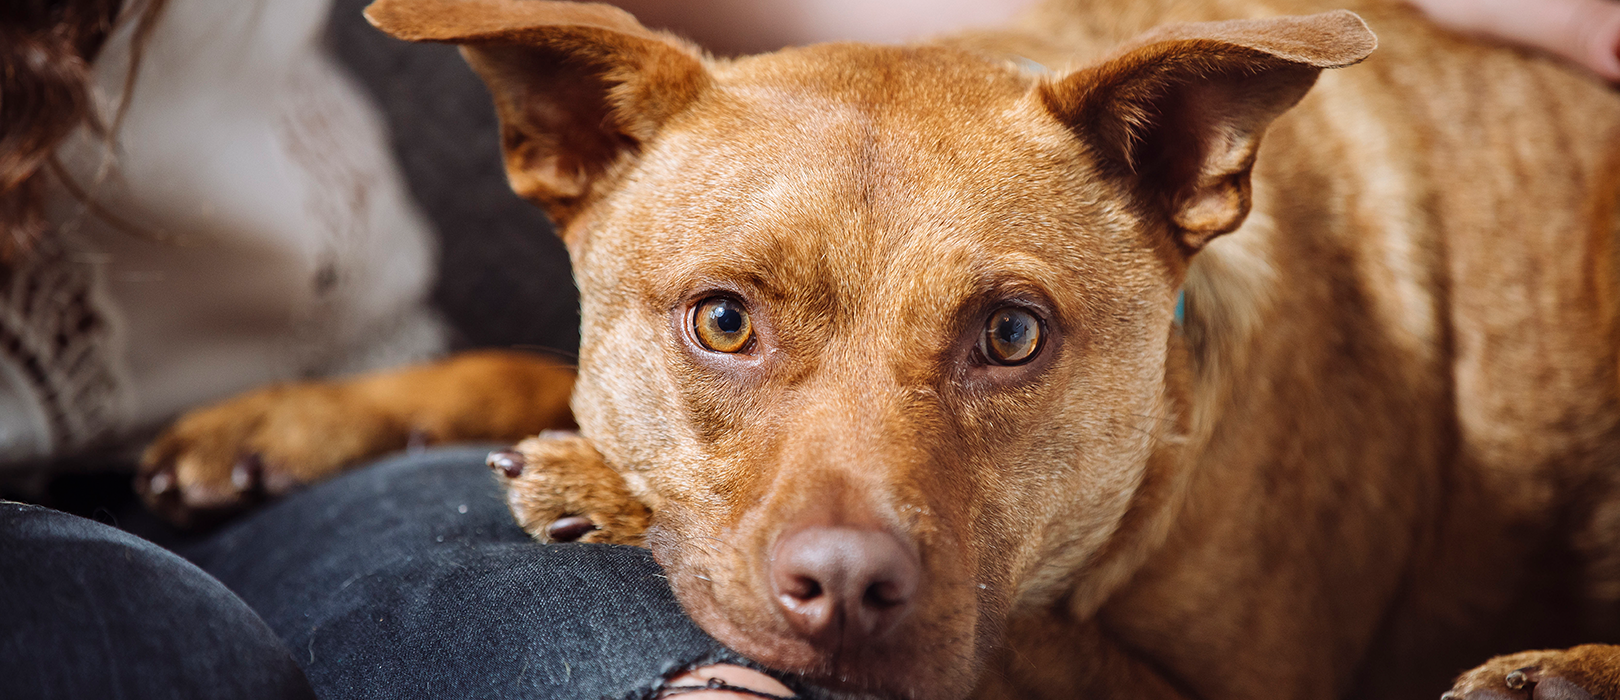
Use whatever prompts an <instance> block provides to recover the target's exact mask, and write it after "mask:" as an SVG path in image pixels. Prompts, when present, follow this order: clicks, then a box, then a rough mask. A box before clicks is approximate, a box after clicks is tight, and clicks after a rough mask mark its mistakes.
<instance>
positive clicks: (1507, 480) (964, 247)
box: [179, 0, 1620, 699]
mask: <svg viewBox="0 0 1620 700" xmlns="http://www.w3.org/2000/svg"><path fill="white" fill-rule="evenodd" d="M1342 4H1349V5H1351V9H1353V10H1355V11H1356V12H1357V13H1359V15H1360V17H1361V18H1364V19H1365V20H1366V22H1367V23H1368V24H1369V25H1370V26H1371V28H1372V30H1373V31H1374V32H1376V33H1377V36H1378V40H1377V41H1378V44H1379V48H1378V50H1377V51H1376V52H1372V49H1373V46H1374V38H1373V34H1372V33H1369V32H1368V30H1367V27H1366V26H1365V25H1363V24H1362V21H1361V19H1358V18H1357V17H1356V16H1355V15H1351V14H1349V13H1344V12H1332V13H1329V12H1327V11H1328V10H1332V9H1334V8H1336V7H1338V6H1340V5H1342ZM1312 13H1323V14H1312ZM1282 15H1310V16H1306V17H1294V18H1281V19H1279V18H1277V17H1279V16H1282ZM368 16H369V17H370V18H371V19H372V20H373V22H374V23H376V24H377V25H378V26H380V27H381V28H382V29H384V30H385V31H388V32H390V33H392V34H394V35H396V36H400V37H402V38H407V39H412V40H428V41H445V42H453V43H458V44H462V45H463V46H464V47H465V52H466V55H467V57H468V60H469V61H470V62H471V63H472V64H473V66H474V67H475V68H476V69H478V71H479V72H480V73H481V75H482V76H483V77H484V79H485V80H486V82H487V83H488V84H489V86H490V88H491V91H492V93H493V96H494V99H495V103H496V107H497V110H498V111H499V113H500V116H501V119H502V123H503V134H504V137H503V138H504V146H505V148H506V160H507V167H508V170H509V173H510V176H511V180H512V184H513V187H514V188H515V189H516V190H517V191H518V192H519V193H520V194H522V195H524V196H525V197H528V198H529V199H531V200H533V201H535V202H537V203H538V204H540V205H541V206H543V207H545V208H546V210H547V212H548V213H549V214H550V215H551V216H552V217H553V218H554V219H555V220H556V221H557V223H558V225H559V229H560V230H561V231H562V232H563V236H564V238H565V240H566V242H567V244H568V246H569V250H570V252H571V254H572V257H573V261H574V266H575V272H576V277H577V280H578V283H579V287H580V292H581V303H582V318H583V327H582V333H581V337H582V345H581V351H580V374H579V379H578V383H577V385H576V387H575V391H574V396H573V409H574V414H575V418H576V419H577V421H578V423H579V426H580V435H581V436H582V437H579V438H555V437H553V438H547V439H540V440H534V441H530V442H528V443H525V445H524V446H523V447H522V449H523V450H524V452H525V453H526V454H527V455H528V464H527V465H525V466H523V468H522V469H521V470H519V469H508V470H507V473H508V474H509V475H512V477H511V481H510V486H511V491H510V493H511V501H512V504H513V507H514V511H515V512H516V513H517V515H518V517H519V520H520V522H522V523H523V524H524V525H525V527H527V528H529V529H530V530H531V531H532V532H535V533H536V534H537V535H543V533H544V530H545V528H546V526H547V523H549V522H550V521H551V520H554V519H556V518H558V517H562V516H564V515H578V514H585V515H588V516H591V517H592V518H593V519H594V520H596V522H597V523H598V524H599V525H604V526H606V527H605V528H604V529H601V530H598V531H597V532H594V533H591V534H589V535H587V536H586V537H585V538H584V539H585V540H586V541H630V542H641V541H642V539H641V537H642V532H640V526H639V523H641V522H646V520H645V512H644V511H641V510H637V509H640V508H650V511H651V520H650V526H649V527H648V528H647V529H646V532H645V544H646V545H647V546H650V547H651V548H652V549H653V551H654V553H655V555H656V556H657V558H658V559H659V561H660V562H661V563H662V564H663V566H664V567H665V568H666V570H667V571H668V573H669V578H670V581H671V584H672V585H673V586H674V588H675V591H676V593H677V595H678V596H679V597H680V599H681V601H682V603H683V604H684V606H685V607H686V609H687V610H688V612H690V613H691V615H692V616H693V618H694V619H695V620H697V621H698V623H699V624H700V625H702V626H703V627H704V628H705V629H706V630H708V631H709V632H710V633H712V634H714V635H715V636H716V637H717V638H718V639H720V640H721V641H723V642H726V643H727V644H729V645H731V646H733V647H734V648H736V649H738V650H739V651H742V652H743V653H745V654H749V655H751V656H753V657H754V658H756V659H759V660H761V661H763V662H765V663H767V664H770V665H772V666H775V667H778V668H782V669H787V670H792V671H797V672H802V673H805V674H808V675H809V676H810V677H811V678H812V679H814V680H817V681H821V682H824V683H827V684H829V685H831V686H833V687H836V688H839V689H844V690H849V691H860V692H870V693H874V694H878V695H885V696H892V697H916V698H955V697H963V696H966V695H969V694H973V695H975V696H977V697H985V698H1013V697H1018V698H1028V697H1053V698H1061V697H1105V698H1123V697H1142V698H1149V697H1163V698H1193V697H1197V698H1208V699H1214V698H1254V697H1267V698H1327V697H1368V698H1371V697H1378V698H1385V697H1433V696H1434V695H1435V694H1437V693H1439V692H1440V691H1441V690H1443V689H1444V688H1445V686H1446V679H1447V678H1449V677H1450V676H1452V675H1454V674H1456V673H1457V672H1458V671H1459V670H1460V669H1462V668H1465V667H1467V666H1469V665H1471V664H1472V663H1477V662H1478V660H1479V659H1482V658H1485V657H1486V656H1488V655H1489V654H1491V653H1499V652H1502V651H1508V650H1511V649H1514V648H1523V647H1525V646H1532V645H1543V644H1547V645H1559V646H1562V645H1566V644H1569V643H1574V642H1578V641H1591V640H1599V641H1601V640H1603V639H1604V638H1605V636H1608V637H1609V638H1612V636H1613V635H1614V634H1615V633H1616V632H1617V631H1620V624H1617V620H1616V605H1617V603H1620V491H1617V490H1616V486H1617V484H1616V481H1617V479H1620V470H1616V469H1615V466H1616V464H1617V461H1620V421H1617V419H1620V376H1617V374H1620V364H1617V361H1620V358H1617V355H1616V347H1617V336H1616V333H1617V332H1620V323H1617V321H1620V306H1617V301H1620V290H1617V289H1616V286H1615V285H1616V283H1617V277H1616V271H1617V258H1616V256H1617V253H1616V251H1615V247H1614V240H1615V238H1614V237H1615V232H1616V226H1615V224H1616V214H1615V211H1614V206H1615V204H1616V201H1617V195H1620V149H1617V148H1616V145H1617V144H1616V142H1615V141H1616V138H1617V134H1620V132H1617V131H1616V129H1617V127H1620V98H1617V96H1616V95H1615V94H1614V93H1613V92H1611V91H1610V90H1609V89H1607V88H1606V87H1605V86H1602V85H1600V84H1597V83H1596V82H1595V81H1593V80H1592V79H1589V78H1586V77H1582V76H1578V75H1575V74H1573V73H1572V72H1570V71H1568V70H1566V69H1564V68H1563V67H1562V66H1559V65H1555V64H1553V63H1551V62H1549V61H1548V60H1545V59H1540V58H1534V57H1530V56H1526V55H1524V54H1521V53H1517V52H1514V51H1511V50H1507V49H1502V48H1492V47H1486V46H1481V45H1477V44H1473V43H1470V42H1467V41H1463V40H1460V39H1458V38H1455V37H1451V36H1447V35H1444V34H1442V33H1440V32H1439V31H1437V30H1435V29H1433V28H1432V27H1430V26H1429V25H1427V24H1425V23H1424V22H1422V21H1421V20H1420V19H1419V18H1418V17H1417V16H1416V15H1415V14H1414V13H1413V12H1411V11H1409V10H1407V9H1406V8H1405V7H1404V6H1402V5H1400V4H1398V3H1396V2H1392V1H1388V2H1386V1H1375V0H1363V1H1360V2H1349V3H1337V2H1335V3H1319V2H1314V1H1312V0H1270V1H1268V0H1184V1H1181V2H1173V1H1170V0H1164V1H1162V2H1151V1H1149V2H1144V1H1141V0H1113V1H1101V0H1099V1H1096V2H1081V1H1080V0H1051V2H1049V3H1048V4H1047V5H1045V6H1043V7H1041V8H1039V9H1038V10H1036V11H1035V12H1032V13H1031V14H1030V15H1028V16H1027V17H1026V18H1025V19H1024V20H1023V21H1022V22H1021V23H1019V24H1018V25H1016V26H1014V27H1010V28H1008V29H1005V30H1002V31H997V32H986V33H977V34H971V35H965V36H961V37H956V38H951V39H946V40H942V41H939V42H936V43H932V44H926V45H917V46H908V47H876V46H862V45H848V44H834V45H824V46H815V47H808V48H803V49H792V50H786V51H782V52H779V53H775V54H769V55H764V56H757V57H750V58H744V59H738V60H717V59H713V58H709V57H706V56H704V55H703V54H702V53H701V52H700V51H698V50H696V49H695V48H693V47H692V46H690V45H688V44H686V43H684V42H682V41H680V40H677V39H675V38H672V37H670V36H667V35H664V34H660V33H656V32H651V31H648V30H646V29H644V28H642V27H641V26H640V25H638V24H636V23H635V22H634V20H632V19H631V18H629V17H628V16H627V15H625V14H623V13H621V12H618V11H616V10H612V9H610V8H606V7H602V6H582V5H571V4H565V3H547V2H537V1H525V0H464V1H456V0H380V1H379V2H378V3H376V4H374V5H373V6H372V7H371V8H370V10H368ZM1255 18H1272V19H1255ZM1224 20H1244V21H1237V22H1230V21H1224ZM1187 22H1204V24H1182V23H1187ZM1208 22H1214V23H1208ZM1160 25H1168V26H1163V27H1161V28H1159V29H1156V30H1155V29H1154V27H1156V26H1160ZM1144 32H1147V33H1146V34H1145V35H1144ZM1370 52H1372V53H1371V58H1368V59H1367V60H1366V61H1365V63H1361V65H1356V66H1355V67H1353V68H1347V69H1345V70H1331V71H1327V72H1325V73H1322V74H1321V76H1320V79H1318V73H1319V72H1321V71H1322V70H1323V69H1327V68H1339V67H1343V66H1348V65H1351V64H1355V63H1358V62H1360V61H1362V59H1364V58H1367V56H1368V55H1369V53H1370ZM1031 62H1033V63H1037V64H1041V65H1043V66H1047V67H1050V68H1051V69H1053V70H1051V71H1050V72H1046V71H1041V70H1037V69H1036V68H1033V67H1030V63H1031ZM1313 83H1314V84H1315V87H1314V88H1312V85H1313ZM1307 90H1308V91H1309V92H1308V93H1307ZM1296 101H1297V105H1296V104H1295V103H1296ZM1290 108H1291V109H1290ZM1262 134H1264V135H1265V141H1264V147H1261V146H1260V138H1261V135H1262ZM1183 290H1184V291H1185V294H1186V309H1187V318H1186V321H1185V323H1184V324H1178V323H1177V322H1176V321H1175V320H1174V309H1175V307H1176V303H1177V302H1176V299H1177V294H1178V291H1183ZM716 294H722V295H727V296H730V297H732V298H735V299H737V300H739V301H740V302H742V303H743V304H744V305H746V306H747V308H748V310H749V313H750V314H751V316H752V318H753V323H754V326H755V328H756V329H757V336H756V339H755V341H754V343H753V345H751V346H749V347H747V348H745V349H744V350H743V351H741V352H739V353H734V354H723V353H715V352H712V351H708V350H705V349H704V348H703V347H701V346H699V345H698V344H697V342H696V341H695V339H694V338H693V337H692V333H691V332H690V330H689V325H690V319H691V318H692V316H691V314H692V311H691V309H692V307H693V305H694V304H696V303H698V302H700V301H702V300H704V299H706V298H709V297H711V296H713V295H716ZM1008 303H1012V304H1017V305H1021V306H1024V307H1026V308H1029V309H1032V310H1034V311H1035V312H1036V313H1038V314H1040V315H1042V316H1043V317H1044V320H1045V323H1046V332H1047V336H1048V338H1047V341H1046V343H1045V345H1044V346H1043V348H1042V350H1041V351H1040V353H1039V354H1038V355H1037V356H1036V357H1035V358H1034V359H1033V360H1032V361H1031V362H1029V363H1027V364H1023V365H1018V366H1011V367H1008V366H998V365H995V364H992V363H987V362H985V361H984V359H983V357H982V356H980V355H978V354H977V351H976V350H975V349H974V347H975V340H976V338H978V337H979V335H980V334H982V332H983V331H982V329H983V328H984V323H985V318H986V315H987V314H989V313H990V312H991V311H993V310H995V309H996V308H998V307H1000V306H1002V305H1004V304H1008ZM184 447H185V445H184V444H182V445H180V446H179V448H180V449H181V450H182V451H183V449H184ZM624 513H629V514H630V515H629V516H628V517H625V516H623V514H624ZM829 524H831V525H844V526H851V527H859V528H867V529H872V530H878V531H882V532H886V533H891V534H893V535H894V536H895V537H897V538H898V539H899V540H900V541H903V542H904V543H905V544H906V546H907V547H910V548H912V549H913V550H914V553H915V555H916V557H917V560H918V561H919V562H920V566H921V570H922V583H921V584H920V588H919V589H918V593H917V596H916V600H915V603H914V605H913V607H912V609H911V610H910V611H909V614H908V615H907V617H906V618H905V619H904V620H902V621H901V622H900V623H898V624H899V627H898V629H896V630H895V631H894V632H892V633H891V634H889V635H888V636H885V637H883V638H882V639H880V640H876V641H871V642H870V643H868V644H867V645H866V646H865V647H863V648H861V649H860V650H858V652H855V651H851V652H849V653H840V650H839V649H837V648H828V647H827V646H825V645H820V644H817V643H814V642H812V641H810V640H807V639H805V638H802V637H800V636H799V635H797V634H796V633H795V632H794V630H793V628H792V627H791V625H789V624H787V622H785V621H784V619H783V616H782V613H781V612H780V610H779V609H778V608H777V606H776V604H775V602H774V601H773V596H772V593H771V591H770V584H769V583H768V582H767V581H766V578H767V573H766V568H767V566H768V564H769V559H770V556H771V554H770V553H771V552H772V551H773V549H772V547H773V546H774V544H775V543H776V541H777V540H778V539H780V538H782V537H783V536H784V535H785V534H791V533H792V532H794V531H797V530H799V529H802V528H805V527H808V526H815V525H829ZM1613 661H1614V654H1613V650H1612V648H1608V647H1595V648H1593V647H1585V648H1582V649H1578V650H1575V651H1572V652H1568V653H1563V652H1559V653H1548V654H1542V655H1540V656H1534V657H1525V656H1520V657H1509V658H1508V659H1505V660H1499V661H1497V662H1493V664H1492V665H1488V666H1486V667H1484V668H1482V669H1480V670H1478V671H1476V672H1473V673H1472V674H1470V675H1468V676H1466V677H1465V678H1464V679H1463V680H1462V681H1461V682H1460V685H1459V686H1458V692H1462V693H1474V694H1475V696H1477V697H1496V696H1491V695H1488V694H1489V693H1499V694H1501V695H1500V696H1501V697H1515V695H1514V694H1515V693H1517V694H1518V695H1517V696H1520V697H1528V693H1529V692H1530V691H1529V690H1528V688H1531V687H1534V683H1535V682H1542V683H1543V684H1544V686H1545V687H1546V688H1554V687H1555V686H1557V683H1561V682H1568V683H1574V684H1576V685H1583V684H1584V685H1585V686H1587V691H1588V692H1590V693H1592V694H1593V695H1595V696H1598V697H1614V694H1613V693H1614V689H1613V687H1612V686H1613V685H1614V684H1613V678H1614V677H1615V676H1614V672H1613V670H1612V668H1613V663H1612V662H1613ZM1514 664H1522V665H1526V666H1532V667H1535V668H1536V669H1539V670H1533V671H1531V672H1528V673H1529V675H1530V676H1533V678H1531V679H1530V683H1531V685H1528V686H1527V685H1525V684H1524V683H1519V684H1518V685H1519V689H1518V690H1514V689H1513V687H1512V685H1510V684H1509V683H1508V674H1509V672H1510V671H1513V670H1516V669H1517V668H1519V666H1516V665H1514ZM1520 680H1523V677H1520ZM1549 692H1550V691H1549Z"/></svg>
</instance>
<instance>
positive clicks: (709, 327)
mask: <svg viewBox="0 0 1620 700" xmlns="http://www.w3.org/2000/svg"><path fill="white" fill-rule="evenodd" d="M692 330H693V332H695V333H696V334H697V337H698V342H700V343H703V347H706V348H708V349H710V350H713V351H715V352H727V353H730V352H741V351H742V350H743V348H746V347H748V341H749V340H752V339H753V337H754V324H753V322H752V321H750V320H749V319H748V310H747V309H744V308H743V305H742V304H739V303H737V302H736V301H734V300H732V299H727V298H725V297H714V298H711V299H705V300H703V301H702V302H701V303H699V304H698V305H697V313H696V314H694V316H693V318H692Z"/></svg>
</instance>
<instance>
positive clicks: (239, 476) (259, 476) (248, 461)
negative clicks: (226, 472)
mask: <svg viewBox="0 0 1620 700" xmlns="http://www.w3.org/2000/svg"><path fill="white" fill-rule="evenodd" d="M263 481H264V458H263V457H260V456H259V453H257V452H250V453H248V454H245V455H242V457H241V458H239V459H237V460H236V464H234V465H231V485H232V486H235V487H236V490H238V491H243V492H246V491H252V490H254V489H257V488H259V485H260V484H261V483H262V482H263Z"/></svg>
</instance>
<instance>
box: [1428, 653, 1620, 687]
mask: <svg viewBox="0 0 1620 700" xmlns="http://www.w3.org/2000/svg"><path fill="white" fill-rule="evenodd" d="M1441 698H1442V699H1443V700H1620V647H1614V646H1605V645H1600V644H1589V645H1586V646H1579V647H1574V648H1572V649H1567V650H1547V651H1525V652H1520V653H1517V654H1509V655H1507V656H1498V657H1496V658H1494V659H1491V660H1490V661H1487V662H1485V665H1483V666H1480V667H1479V668H1476V669H1474V670H1472V671H1468V672H1467V673H1464V674H1463V675H1462V676H1460V677H1459V678H1458V679H1457V684H1456V685H1454V686H1452V688H1451V690H1449V691H1447V692H1446V694H1445V695H1442V696H1441Z"/></svg>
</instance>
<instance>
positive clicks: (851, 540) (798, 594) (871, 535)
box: [770, 527, 922, 647]
mask: <svg viewBox="0 0 1620 700" xmlns="http://www.w3.org/2000/svg"><path fill="white" fill-rule="evenodd" d="M770 576H771V587H772V589H773V591H774V592H775V593H776V600H777V602H778V604H780V605H781V606H782V610H783V612H784V613H786V616H787V619H788V621H789V622H790V623H791V624H792V625H793V626H794V628H795V629H797V630H798V631H799V633H800V634H802V635H804V636H805V637H806V638H808V639H809V640H810V641H811V642H812V643H815V644H818V645H833V644H839V645H842V646H844V647H853V646H859V645H860V644H862V643H864V642H870V641H875V640H877V639H879V638H881V637H883V636H884V635H885V634H888V632H889V631H890V630H892V629H894V627H895V625H896V624H897V623H899V622H900V620H901V619H903V618H904V617H905V616H906V613H907V612H909V611H910V610H911V602H912V599H913V597H914V596H915V595H916V593H917V584H918V583H919V581H920V580H921V578H922V571H921V567H920V566H919V565H918V563H917V558H916V557H915V556H914V555H913V554H912V553H911V551H910V550H909V549H907V548H906V546H905V545H904V544H902V543H901V542H900V540H899V539H898V538H896V537H895V536H894V535H892V534H889V533H887V532H880V531H876V530H865V529H855V528H849V527H810V528H805V529H803V530H800V531H798V532H795V533H792V534H790V535H788V536H787V537H784V538H782V540H781V541H780V542H778V543H777V545H776V556H775V557H773V558H772V560H771V563H770Z"/></svg>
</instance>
